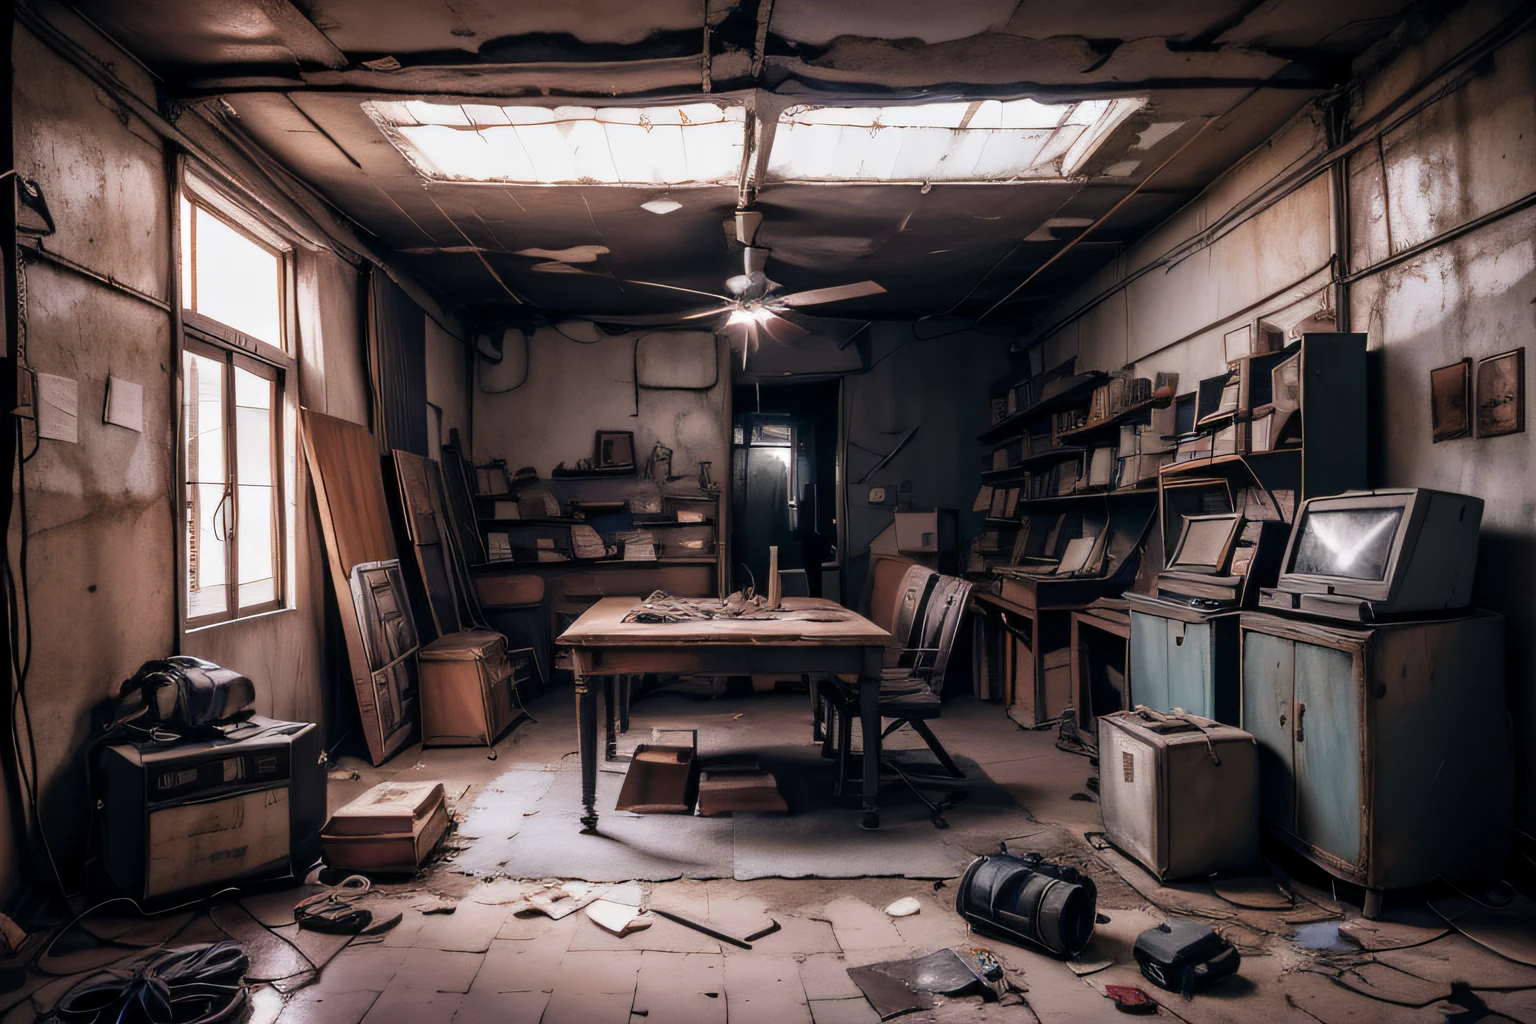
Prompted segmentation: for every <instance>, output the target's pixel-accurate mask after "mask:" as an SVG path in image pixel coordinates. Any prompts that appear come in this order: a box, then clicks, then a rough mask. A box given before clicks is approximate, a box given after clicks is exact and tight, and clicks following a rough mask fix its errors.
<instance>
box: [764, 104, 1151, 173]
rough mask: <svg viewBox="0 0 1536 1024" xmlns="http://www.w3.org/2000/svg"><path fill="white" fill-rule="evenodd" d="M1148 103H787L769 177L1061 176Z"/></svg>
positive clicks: (778, 130)
mask: <svg viewBox="0 0 1536 1024" xmlns="http://www.w3.org/2000/svg"><path fill="white" fill-rule="evenodd" d="M1142 103H1143V101H1142V100H1126V99H1107V100H1085V101H1082V102H1080V103H1065V104H1048V103H1037V102H1036V101H1034V100H1029V99H1023V100H970V101H965V100H962V101H957V102H946V103H913V104H903V105H900V106H886V107H819V106H816V107H813V106H794V107H789V108H788V109H786V110H785V111H784V112H783V113H782V114H780V115H779V122H778V126H777V129H776V133H775V136H774V140H773V151H772V153H771V154H770V155H769V159H768V179H769V180H770V181H910V182H930V181H1030V180H1052V179H1060V178H1062V177H1065V176H1066V175H1067V174H1070V173H1073V172H1074V171H1075V170H1076V168H1077V167H1079V166H1081V165H1082V163H1083V162H1084V160H1086V158H1087V156H1089V155H1091V154H1092V151H1093V149H1094V148H1096V147H1097V145H1098V143H1099V142H1101V141H1102V140H1103V139H1104V138H1105V137H1107V135H1108V133H1109V131H1110V130H1111V129H1112V128H1114V127H1115V126H1116V125H1118V124H1119V123H1120V122H1121V121H1123V120H1124V119H1125V117H1126V116H1128V115H1129V114H1130V113H1131V112H1133V111H1134V110H1136V109H1137V108H1139V107H1140V106H1141V105H1142ZM1069 152H1070V158H1069ZM1064 166H1065V168H1066V169H1065V170H1064V169H1063V168H1064Z"/></svg>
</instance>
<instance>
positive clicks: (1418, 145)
mask: <svg viewBox="0 0 1536 1024" xmlns="http://www.w3.org/2000/svg"><path fill="white" fill-rule="evenodd" d="M1514 8H1515V5H1513V4H1511V3H1507V2H1506V3H1472V4H1468V5H1466V6H1464V7H1462V8H1460V9H1458V10H1457V11H1456V12H1454V13H1453V14H1451V15H1450V16H1449V17H1448V18H1447V19H1446V20H1445V21H1444V22H1443V23H1442V24H1439V25H1435V26H1420V25H1416V24H1412V23H1410V24H1408V25H1405V26H1404V27H1403V28H1401V29H1399V33H1398V35H1397V36H1396V37H1394V38H1393V39H1392V40H1389V41H1388V43H1387V44H1386V45H1384V46H1383V47H1381V48H1379V49H1378V51H1376V52H1374V53H1372V54H1368V55H1367V57H1366V58H1364V59H1363V61H1362V64H1370V65H1371V71H1370V73H1369V76H1368V77H1366V78H1364V79H1363V80H1362V82H1361V83H1360V86H1361V87H1360V91H1359V94H1358V96H1357V100H1356V105H1355V109H1354V111H1353V113H1352V119H1353V121H1354V122H1355V123H1361V122H1363V121H1365V120H1366V119H1367V118H1369V117H1371V116H1373V115H1374V114H1376V113H1377V112H1378V111H1380V110H1381V109H1382V108H1383V107H1384V106H1386V105H1387V104H1388V103H1390V102H1391V101H1392V100H1393V99H1394V98H1395V97H1397V96H1398V95H1400V94H1402V93H1403V92H1405V91H1407V90H1408V89H1410V88H1412V87H1413V86H1414V85H1416V84H1417V83H1418V82H1419V81H1421V80H1422V78H1423V76H1425V75H1427V74H1429V73H1430V71H1431V70H1432V69H1434V68H1435V67H1437V66H1439V65H1440V64H1442V63H1443V62H1444V61H1446V60H1447V59H1449V58H1450V57H1453V56H1454V55H1455V54H1457V53H1458V52H1460V51H1461V50H1462V49H1463V48H1465V47H1466V46H1467V45H1468V44H1469V43H1470V42H1471V41H1472V40H1474V39H1476V38H1477V37H1479V36H1480V35H1481V34H1482V33H1484V32H1486V31H1488V30H1489V29H1491V28H1492V27H1493V26H1494V25H1496V24H1497V23H1498V22H1499V21H1500V20H1502V19H1503V18H1505V17H1507V16H1508V15H1509V14H1510V13H1511V12H1512V11H1513V10H1514ZM1533 69H1536V35H1533V34H1532V33H1530V32H1527V33H1525V34H1524V35H1523V36H1520V37H1517V38H1516V39H1514V40H1512V41H1510V42H1508V43H1506V44H1504V45H1503V46H1502V47H1501V48H1500V49H1499V50H1498V51H1497V52H1496V53H1495V54H1494V55H1493V57H1492V58H1491V59H1490V60H1487V61H1483V62H1480V63H1478V64H1477V65H1475V67H1474V69H1473V71H1472V73H1471V74H1470V76H1469V77H1468V78H1467V79H1466V81H1465V82H1463V83H1462V84H1461V85H1460V86H1459V87H1458V88H1455V89H1453V90H1451V91H1449V93H1448V94H1447V95H1445V96H1443V97H1442V98H1440V99H1438V100H1437V101H1436V102H1434V103H1432V104H1430V105H1429V106H1428V107H1427V109H1425V110H1423V111H1422V112H1421V113H1418V114H1416V115H1414V116H1413V117H1411V118H1409V119H1408V120H1407V121H1406V122H1404V123H1403V124H1401V125H1400V126H1398V127H1396V128H1395V129H1393V130H1392V131H1390V132H1388V133H1387V134H1386V135H1385V136H1384V137H1383V139H1382V141H1381V146H1380V147H1378V146H1376V145H1374V144H1373V145H1370V146H1368V147H1366V148H1365V150H1364V151H1362V152H1360V153H1359V154H1357V155H1356V156H1355V157H1354V158H1352V159H1351V160H1350V162H1349V164H1348V173H1347V180H1348V186H1347V187H1348V207H1349V210H1350V211H1351V213H1350V219H1349V229H1348V230H1349V236H1350V240H1351V244H1350V251H1349V254H1348V255H1349V266H1350V268H1351V270H1352V271H1354V272H1355V273H1360V272H1362V271H1364V272H1365V275H1364V276H1363V277H1362V278H1361V279H1360V280H1358V281H1357V282H1355V283H1354V284H1353V285H1351V286H1350V290H1349V296H1348V299H1349V305H1350V310H1351V314H1350V317H1349V320H1348V324H1347V326H1348V327H1349V328H1350V329H1353V330H1357V331H1365V332H1367V334H1368V335H1369V347H1370V350H1371V352H1372V353H1373V367H1374V373H1373V385H1374V386H1375V389H1376V390H1375V393H1374V394H1373V395H1372V396H1371V403H1372V408H1373V419H1374V423H1373V436H1372V483H1373V485H1374V486H1381V487H1405V486H1422V487H1437V488H1445V489H1449V490H1455V491H1464V492H1467V493H1471V494H1476V495H1479V496H1481V497H1482V498H1484V500H1485V501H1486V503H1487V504H1486V509H1485V514H1484V520H1483V535H1482V546H1481V553H1480V557H1479V560H1478V567H1477V574H1478V581H1477V586H1476V591H1475V595H1474V601H1475V603H1476V604H1478V605H1480V606H1482V607H1486V608H1491V609H1493V610H1496V611H1499V612H1502V613H1503V614H1504V615H1506V616H1507V618H1508V627H1509V628H1508V637H1507V644H1506V652H1505V653H1506V658H1507V662H1508V667H1509V674H1508V682H1509V693H1510V708H1511V711H1512V713H1513V715H1514V718H1515V726H1516V729H1515V734H1516V736H1517V737H1520V741H1519V750H1518V758H1519V761H1518V765H1517V787H1518V790H1519V797H1518V799H1519V810H1518V821H1519V822H1520V827H1521V828H1522V829H1523V830H1524V831H1526V832H1527V833H1530V834H1536V741H1532V740H1531V739H1530V737H1532V736H1536V671H1533V666H1536V628H1533V627H1536V602H1533V597H1532V590H1533V588H1532V582H1531V581H1532V579H1533V578H1536V456H1533V448H1536V446H1533V443H1532V440H1531V438H1532V433H1531V432H1529V431H1536V424H1529V417H1530V413H1529V412H1528V413H1527V420H1528V428H1527V429H1528V432H1527V433H1524V434H1517V435H1512V436H1507V437H1499V438H1489V439H1481V440H1478V439H1470V438H1468V439H1463V440H1458V441H1452V442H1446V443H1442V444H1438V445H1436V444H1432V443H1431V437H1430V427H1429V371H1430V370H1431V369H1432V368H1434V367H1437V366H1443V365H1446V364H1448V363H1452V362H1455V361H1456V360H1458V359H1461V358H1462V357H1464V356H1470V357H1472V358H1474V359H1476V358H1478V357H1481V356H1486V355H1492V354H1495V353H1498V352H1503V351H1507V350H1509V349H1513V348H1518V347H1520V346H1526V347H1527V353H1526V374H1527V382H1526V392H1527V395H1528V399H1527V400H1528V402H1529V396H1532V395H1533V394H1536V350H1533V349H1532V348H1531V341H1532V339H1533V337H1536V333H1533V330H1532V328H1533V326H1536V305H1533V302H1536V250H1533V243H1532V239H1533V238H1536V211H1533V210H1532V209H1530V208H1527V209H1525V210H1524V211H1523V212H1519V213H1515V214H1513V215H1510V216H1507V217H1504V218H1502V219H1498V220H1496V221H1494V222H1493V223H1489V224H1486V225H1485V226H1481V227H1477V228H1475V229H1473V230H1470V231H1469V232H1468V233H1466V234H1463V235H1461V237H1459V238H1457V239H1454V240H1450V241H1446V242H1445V243H1444V244H1439V245H1434V246H1431V247H1430V248H1428V250H1427V251H1425V252H1423V253H1422V254H1420V255H1417V256H1415V257H1414V258H1411V259H1408V260H1406V261H1403V262H1398V263H1396V264H1395V265H1392V266H1388V267H1384V268H1379V269H1375V270H1373V268H1378V265H1379V264H1381V263H1382V262H1383V261H1386V260H1389V259H1390V258H1391V257H1393V256H1394V254H1398V253H1402V252H1404V251H1405V250H1406V249H1408V248H1410V247H1413V246H1416V245H1419V244H1420V243H1423V242H1426V241H1428V240H1430V239H1433V238H1435V237H1436V236H1437V235H1439V234H1441V233H1443V232H1446V231H1449V230H1452V229H1455V228H1458V227H1459V226H1462V225H1466V224H1468V222H1470V221H1472V220H1474V219H1475V218H1478V217H1481V216H1483V215H1485V214H1488V213H1490V212H1493V211H1496V210H1499V209H1500V208H1501V207H1504V206H1505V205H1506V204H1510V203H1513V202H1515V201H1516V200H1519V199H1522V198H1523V197H1527V196H1529V195H1530V194H1531V193H1532V191H1533V188H1536V106H1533V104H1532V103H1531V96H1532V95H1533V92H1536V70H1533ZM1323 148H1324V140H1323V135H1322V132H1321V129H1320V125H1319V122H1318V119H1317V117H1316V115H1315V113H1314V112H1310V111H1309V112H1305V113H1303V114H1302V115H1299V116H1298V118H1297V119H1296V120H1295V121H1294V122H1293V123H1292V124H1291V125H1290V126H1288V128H1287V129H1285V130H1284V131H1282V132H1280V133H1278V134H1277V135H1276V136H1275V138H1274V139H1272V140H1271V141H1270V142H1269V143H1267V144H1266V145H1265V146H1263V147H1260V149H1259V150H1257V151H1255V152H1254V153H1252V154H1250V155H1249V157H1248V158H1246V159H1245V160H1244V161H1242V162H1241V163H1239V164H1238V165H1237V166H1235V167H1234V168H1232V169H1231V170H1230V171H1229V172H1228V173H1227V174H1225V175H1224V176H1223V177H1222V178H1221V179H1219V180H1218V181H1217V182H1216V183H1214V184H1213V185H1212V186H1211V187H1210V188H1209V189H1207V191H1206V192H1205V193H1204V194H1203V195H1202V196H1200V197H1199V198H1198V199H1197V200H1196V201H1194V202H1193V203H1191V204H1190V205H1189V206H1188V207H1186V208H1185V209H1184V210H1182V211H1181V212H1180V213H1179V214H1178V215H1176V216H1175V217H1173V218H1171V219H1170V220H1169V221H1168V222H1167V223H1165V224H1164V225H1162V226H1161V227H1160V228H1159V229H1158V230H1157V231H1155V232H1154V233H1153V234H1152V235H1150V236H1149V237H1148V238H1147V239H1146V240H1144V241H1143V242H1142V243H1140V244H1138V245H1137V246H1135V247H1133V248H1131V249H1130V250H1129V251H1128V252H1126V253H1125V254H1124V255H1123V256H1122V257H1121V258H1120V259H1119V260H1117V261H1116V263H1115V264H1114V265H1112V266H1110V267H1108V268H1106V269H1105V270H1104V271H1103V272H1102V273H1101V274H1099V275H1098V276H1097V277H1096V278H1095V279H1093V280H1091V281H1087V282H1084V283H1083V285H1082V286H1081V287H1080V288H1078V289H1077V290H1076V291H1075V292H1074V293H1072V294H1070V295H1068V296H1067V297H1065V298H1064V299H1063V300H1062V301H1061V302H1060V303H1059V305H1058V306H1057V307H1056V309H1055V310H1053V311H1052V313H1051V314H1049V315H1048V316H1047V318H1046V321H1045V322H1046V323H1057V322H1060V321H1061V320H1062V319H1066V320H1067V322H1066V323H1065V324H1063V325H1062V326H1061V328H1060V329H1059V330H1056V331H1054V332H1053V333H1051V334H1050V336H1048V337H1047V338H1045V340H1044V344H1045V346H1046V359H1045V362H1046V364H1047V365H1052V364H1053V363H1054V362H1056V361H1057V360H1059V359H1061V358H1064V357H1066V356H1069V355H1073V354H1075V355H1077V356H1078V357H1079V368H1080V369H1090V368H1093V369H1113V368H1116V367H1118V366H1121V365H1124V364H1125V363H1127V362H1133V363H1135V365H1136V368H1137V370H1138V372H1139V373H1140V374H1142V375H1150V373H1151V372H1153V371H1157V370H1176V371H1178V372H1179V373H1180V374H1182V377H1181V382H1180V390H1181V391H1187V390H1189V389H1190V387H1191V386H1192V384H1193V382H1194V381H1195V380H1196V379H1198V378H1199V377H1204V376H1211V375H1213V374H1215V373H1217V372H1219V371H1220V369H1221V363H1222V355H1221V336H1222V334H1223V333H1225V331H1227V330H1230V329H1232V328H1233V327H1235V326H1238V325H1240V324H1242V323H1245V322H1247V321H1249V320H1251V319H1252V318H1253V317H1255V316H1260V315H1262V316H1265V317H1266V318H1268V319H1270V320H1272V321H1274V322H1275V323H1277V324H1279V325H1280V326H1282V327H1285V328H1290V327H1291V326H1292V325H1293V324H1295V323H1296V322H1297V321H1299V320H1301V319H1302V318H1304V317H1306V316H1308V315H1310V314H1312V313H1314V312H1317V311H1319V310H1322V309H1324V308H1331V298H1330V296H1329V287H1328V274H1327V273H1326V272H1319V271H1320V270H1322V268H1324V267H1325V266H1326V264H1327V263H1328V260H1329V258H1330V257H1331V256H1332V254H1333V253H1334V252H1335V251H1336V249H1337V245H1338V243H1337V237H1338V236H1337V234H1336V232H1335V229H1334V226H1333V223H1332V215H1331V193H1330V183H1329V180H1328V178H1327V176H1326V175H1324V176H1320V177H1317V178H1315V179H1313V180H1312V181H1311V183H1309V184H1308V185H1306V186H1305V187H1303V188H1302V189H1300V190H1299V191H1297V192H1295V193H1294V194H1292V195H1291V196H1290V197H1288V198H1287V199H1285V200H1283V201H1282V202H1281V203H1279V204H1278V205H1276V206H1274V207H1272V208H1270V209H1269V210H1268V211H1266V212H1264V213H1263V214H1260V215H1259V216H1257V217H1254V218H1252V219H1251V220H1249V221H1247V222H1246V223H1245V224H1243V225H1242V227H1240V228H1238V229H1237V230H1235V231H1233V232H1232V233H1231V234H1228V235H1227V236H1226V237H1224V238H1222V239H1221V240H1220V241H1217V242H1215V243H1214V244H1212V245H1209V246H1207V247H1205V248H1203V249H1201V250H1199V251H1197V252H1195V253H1193V254H1191V255H1188V256H1186V257H1185V258H1184V259H1183V260H1181V261H1180V262H1177V263H1174V264H1172V265H1169V266H1162V267H1158V268H1156V269H1153V270H1152V271H1151V272H1150V273H1147V274H1145V275H1143V276H1141V277H1139V278H1137V279H1136V280H1134V281H1132V282H1131V283H1129V284H1128V285H1126V286H1125V287H1118V288H1117V287H1116V286H1117V284H1118V283H1120V282H1123V281H1125V280H1126V279H1127V278H1129V277H1130V276H1131V275H1132V274H1133V273H1134V272H1135V271H1136V270H1137V269H1138V268H1142V267H1145V266H1147V265H1148V264H1149V263H1151V262H1152V261H1154V260H1156V259H1157V258H1158V257H1160V256H1162V255H1163V254H1164V253H1165V252H1167V251H1168V250H1169V249H1170V248H1172V247H1173V246H1174V245H1176V244H1178V243H1180V242H1182V241H1184V240H1185V239H1186V238H1189V237H1191V236H1192V235H1195V234H1196V233H1198V232H1199V231H1201V230H1202V229H1204V228H1205V227H1207V226H1208V225H1209V224H1211V223H1212V222H1213V221H1214V220H1215V218H1217V217H1219V216H1220V215H1221V214H1222V212H1224V211H1225V210H1228V209H1231V208H1232V206H1233V205H1234V204H1235V203H1236V202H1238V201H1240V200H1241V199H1242V198H1243V197H1245V196H1247V195H1249V194H1251V193H1252V192H1254V191H1255V190H1256V189H1257V188H1258V187H1259V186H1260V185H1262V184H1263V183H1264V182H1266V181H1268V180H1269V179H1271V178H1272V177H1274V176H1276V175H1279V174H1281V173H1283V172H1285V171H1286V170H1287V169H1289V168H1291V167H1293V166H1296V165H1298V164H1299V163H1300V162H1302V161H1304V160H1305V159H1306V158H1307V157H1308V156H1309V155H1313V154H1316V153H1319V152H1321V151H1322V149H1323ZM1106 291H1108V292H1109V294H1108V295H1107V296H1105V293H1106ZM1100 297H1102V301H1099V302H1098V303H1097V304H1096V305H1093V306H1092V307H1091V308H1087V309H1084V307H1085V305H1086V304H1088V303H1089V301H1090V300H1092V299H1095V298H1100ZM1488 728H1489V729H1491V730H1496V729H1499V728H1502V723H1497V722H1490V723H1488ZM1472 742H1475V739H1474V740H1472Z"/></svg>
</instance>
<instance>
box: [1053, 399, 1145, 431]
mask: <svg viewBox="0 0 1536 1024" xmlns="http://www.w3.org/2000/svg"><path fill="white" fill-rule="evenodd" d="M1172 404H1173V400H1172V399H1171V398H1164V399H1156V398H1149V399H1147V400H1146V401H1145V402H1137V403H1136V404H1135V405H1133V406H1130V407H1129V408H1126V409H1122V410H1120V412H1119V413H1117V414H1116V415H1114V416H1111V417H1110V418H1109V419H1107V420H1103V421H1102V422H1099V423H1089V424H1086V425H1084V426H1081V427H1074V428H1073V429H1072V430H1063V431H1062V432H1061V436H1062V437H1064V438H1071V437H1090V436H1092V435H1094V434H1096V433H1098V432H1100V431H1103V430H1110V429H1111V428H1118V427H1119V426H1120V425H1121V424H1123V423H1129V422H1130V421H1131V420H1133V419H1136V418H1137V417H1139V416H1141V414H1142V413H1145V412H1147V411H1148V410H1150V409H1163V408H1167V407H1168V406H1169V405H1172Z"/></svg>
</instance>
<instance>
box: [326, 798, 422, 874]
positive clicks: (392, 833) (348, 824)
mask: <svg viewBox="0 0 1536 1024" xmlns="http://www.w3.org/2000/svg"><path fill="white" fill-rule="evenodd" d="M447 830H448V805H447V803H446V802H444V800H443V784H442V783H441V782H383V783H380V784H379V785H377V786H374V787H373V788H372V789H370V790H369V791H368V792H366V793H364V794H363V795H362V796H360V797H358V798H357V799H356V800H353V801H352V802H351V803H349V804H347V805H346V806H345V807H343V808H341V809H340V810H338V811H337V812H336V813H335V814H333V815H331V820H330V821H328V822H326V825H325V828H324V829H322V830H321V832H320V849H321V852H322V853H323V855H324V856H325V862H326V863H327V864H329V865H330V866H331V867H333V868H344V869H346V870H349V871H363V872H368V871H377V872H382V873H396V872H408V871H415V870H416V868H417V867H418V866H420V864H421V862H422V861H424V860H426V859H427V855H428V854H429V853H431V852H432V848H433V847H435V846H436V845H437V843H438V840H440V839H442V838H443V833H444V832H446V831H447Z"/></svg>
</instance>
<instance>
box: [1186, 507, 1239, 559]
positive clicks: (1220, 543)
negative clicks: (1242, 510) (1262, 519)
mask: <svg viewBox="0 0 1536 1024" xmlns="http://www.w3.org/2000/svg"><path fill="white" fill-rule="evenodd" d="M1237 522H1238V517H1237V516H1214V517H1212V518H1209V519H1205V518H1200V519H1188V520H1185V523H1186V525H1185V528H1184V538H1183V543H1181V544H1180V545H1179V553H1178V557H1177V558H1176V559H1175V560H1174V566H1175V567H1184V566H1189V567H1192V568H1201V569H1218V568H1220V567H1221V564H1222V563H1223V562H1224V561H1226V555H1227V548H1228V547H1229V546H1230V544H1231V540H1232V532H1233V530H1234V529H1235V528H1236V526H1237Z"/></svg>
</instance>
